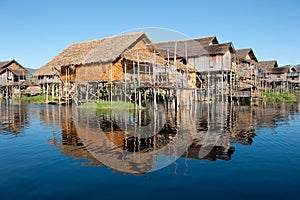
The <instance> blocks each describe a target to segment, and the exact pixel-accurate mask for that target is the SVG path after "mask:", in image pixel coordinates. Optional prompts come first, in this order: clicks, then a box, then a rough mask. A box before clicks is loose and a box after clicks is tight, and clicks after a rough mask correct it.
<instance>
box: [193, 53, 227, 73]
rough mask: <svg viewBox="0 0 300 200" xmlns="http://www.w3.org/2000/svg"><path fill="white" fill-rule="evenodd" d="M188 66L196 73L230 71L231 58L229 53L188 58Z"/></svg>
mask: <svg viewBox="0 0 300 200" xmlns="http://www.w3.org/2000/svg"><path fill="white" fill-rule="evenodd" d="M188 65H189V66H192V67H195V68H196V69H197V71H198V72H207V71H231V70H232V57H231V53H230V52H229V51H228V52H226V53H225V54H224V55H214V56H208V55H207V56H201V57H193V58H188Z"/></svg>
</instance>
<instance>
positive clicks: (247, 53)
mask: <svg viewBox="0 0 300 200" xmlns="http://www.w3.org/2000/svg"><path fill="white" fill-rule="evenodd" d="M236 58H237V60H239V61H241V62H252V63H253V62H258V61H257V58H256V56H255V54H254V52H253V50H252V49H251V48H246V49H238V50H236Z"/></svg>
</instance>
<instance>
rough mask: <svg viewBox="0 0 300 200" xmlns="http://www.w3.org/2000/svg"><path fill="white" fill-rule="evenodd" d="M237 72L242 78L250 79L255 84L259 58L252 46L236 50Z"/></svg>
mask: <svg viewBox="0 0 300 200" xmlns="http://www.w3.org/2000/svg"><path fill="white" fill-rule="evenodd" d="M235 54H236V63H237V73H238V75H239V78H240V79H241V80H245V81H250V84H252V85H253V84H254V78H253V79H252V77H253V76H254V75H255V72H256V71H255V70H256V68H257V58H256V56H255V54H254V52H253V50H252V49H251V48H246V49H238V50H236V53H235Z"/></svg>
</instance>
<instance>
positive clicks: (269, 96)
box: [260, 92, 297, 103]
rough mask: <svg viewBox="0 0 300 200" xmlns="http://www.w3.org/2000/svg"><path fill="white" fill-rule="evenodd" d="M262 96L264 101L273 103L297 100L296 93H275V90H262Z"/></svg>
mask: <svg viewBox="0 0 300 200" xmlns="http://www.w3.org/2000/svg"><path fill="white" fill-rule="evenodd" d="M260 96H261V97H262V100H263V101H264V102H272V103H295V102H297V98H296V95H294V94H292V93H288V92H283V93H274V92H270V93H268V92H261V93H260Z"/></svg>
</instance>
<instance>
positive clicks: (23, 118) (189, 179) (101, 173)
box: [0, 102, 300, 199]
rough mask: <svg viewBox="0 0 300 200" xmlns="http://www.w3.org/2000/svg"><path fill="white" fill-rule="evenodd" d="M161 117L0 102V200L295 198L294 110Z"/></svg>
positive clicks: (197, 110)
mask: <svg viewBox="0 0 300 200" xmlns="http://www.w3.org/2000/svg"><path fill="white" fill-rule="evenodd" d="M161 111H162V110H161V109H158V110H157V111H155V110H151V109H150V111H149V110H147V111H142V112H139V113H122V112H121V113H119V112H114V113H93V112H91V111H86V110H83V109H79V108H74V107H73V108H72V107H70V108H68V107H63V106H56V105H22V104H18V103H17V102H13V103H12V102H1V114H0V177H1V178H0V198H1V199H54V198H55V199H66V198H69V199H119V198H120V199H174V198H175V199H180V198H182V199H192V198H193V199H208V198H211V199H296V198H297V197H299V192H298V189H299V187H300V131H299V130H300V113H299V111H300V105H299V104H293V105H284V104H280V105H265V104H264V105H259V106H255V107H252V108H251V107H247V106H231V105H228V104H221V103H210V104H208V103H202V104H200V103H199V104H195V106H194V107H192V108H186V109H183V108H182V109H180V111H178V112H177V113H175V112H173V111H170V110H167V111H166V110H163V112H161ZM153 116H154V118H153Z"/></svg>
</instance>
